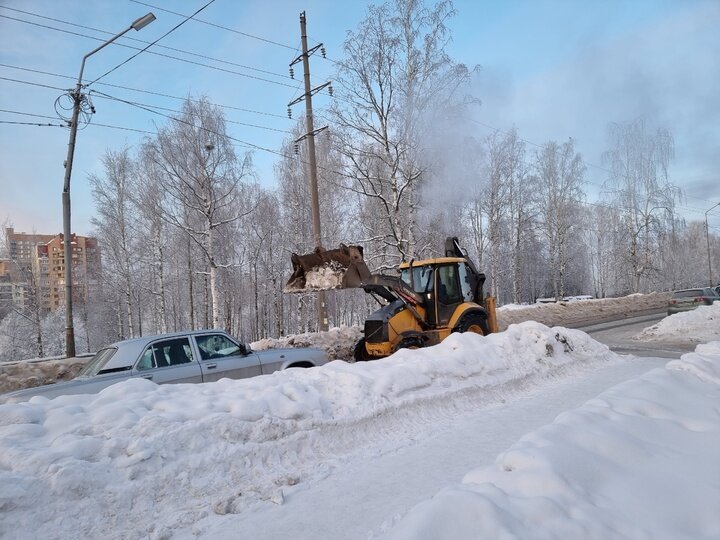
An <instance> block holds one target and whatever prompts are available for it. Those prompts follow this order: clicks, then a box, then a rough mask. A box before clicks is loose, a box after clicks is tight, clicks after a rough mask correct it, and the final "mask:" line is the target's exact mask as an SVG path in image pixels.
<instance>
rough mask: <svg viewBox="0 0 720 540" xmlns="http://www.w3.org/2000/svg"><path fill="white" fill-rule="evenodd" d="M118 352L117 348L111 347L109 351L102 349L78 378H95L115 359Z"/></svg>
mask: <svg viewBox="0 0 720 540" xmlns="http://www.w3.org/2000/svg"><path fill="white" fill-rule="evenodd" d="M116 352H117V348H115V347H109V348H107V349H100V350H99V351H98V352H97V353H96V354H95V356H93V357H92V359H91V360H90V361H89V362H88V363H87V364H86V365H85V367H84V368H82V371H80V373H79V374H78V377H94V376H95V375H97V374H98V373H99V372H100V370H101V369H102V368H103V367H105V364H107V363H108V361H109V360H110V359H111V358H112V357H113V355H114V354H115V353H116Z"/></svg>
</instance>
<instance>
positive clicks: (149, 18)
mask: <svg viewBox="0 0 720 540" xmlns="http://www.w3.org/2000/svg"><path fill="white" fill-rule="evenodd" d="M154 20H155V15H153V14H152V12H151V13H148V14H147V15H145V16H143V17H140V18H139V19H137V20H135V21H133V23H132V24H131V25H130V26H128V27H127V28H126V29H125V30H123V31H122V32H120V33H118V34H115V35H114V36H113V37H111V38H110V39H108V40H107V41H105V42H104V43H103V44H102V45H100V46H99V47H96V48H95V49H93V50H92V51H90V52H89V53H87V54H86V55H85V56H83V59H82V63H81V64H80V75H78V80H77V84H76V85H75V91H72V90H70V91H69V95H70V98H71V99H72V101H73V113H72V118H71V120H70V140H69V141H68V152H67V158H66V159H65V180H64V182H63V191H62V209H63V264H64V265H65V270H64V273H63V279H64V281H65V356H66V357H67V358H72V357H74V356H75V327H74V325H73V284H72V265H73V259H72V233H71V232H70V231H71V226H70V180H71V178H72V166H73V157H74V155H75V140H76V138H77V130H78V122H79V120H80V110H81V108H82V105H83V102H84V101H86V96H85V94H83V93H82V87H83V84H82V76H83V71H84V70H85V62H86V60H87V59H88V58H89V57H91V56H92V55H93V54H95V53H96V52H98V51H99V50H101V49H103V48H105V47H107V46H108V45H110V44H111V43H112V42H114V41H115V40H116V39H118V38H119V37H121V36H123V35H124V34H126V33H127V32H129V31H130V30H135V31H140V30H142V29H143V28H145V27H146V26H147V25H148V24H150V23H151V22H153V21H154ZM91 110H92V112H93V113H94V112H95V109H94V108H92V107H91Z"/></svg>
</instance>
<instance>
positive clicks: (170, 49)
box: [0, 6, 288, 79]
mask: <svg viewBox="0 0 720 540" xmlns="http://www.w3.org/2000/svg"><path fill="white" fill-rule="evenodd" d="M0 9H7V10H10V11H15V12H18V13H22V14H24V15H31V16H33V17H38V18H40V19H45V20H48V21H53V22H58V23H61V24H67V25H69V26H74V27H76V28H82V29H84V30H91V31H93V32H100V33H102V34H109V35H114V34H113V32H110V31H108V30H102V29H100V28H93V27H92V26H85V25H82V24H77V23H74V22H70V21H64V20H62V19H56V18H54V17H48V16H46V15H41V14H39V13H33V12H32V11H23V10H22V9H16V8H11V7H7V6H0ZM16 20H20V19H16ZM88 37H89V36H88ZM122 39H126V40H129V41H135V42H137V43H142V44H145V45H148V44H150V42H149V41H145V40H142V39H137V38H133V37H130V36H127V35H126V36H123V38H122ZM157 47H159V48H161V49H167V50H168V51H174V52H179V53H183V54H187V55H190V56H196V57H198V58H204V59H205V60H211V61H213V62H220V63H222V64H228V65H230V66H235V67H239V68H243V69H249V70H251V71H257V72H258V73H265V74H267V75H274V76H275V77H281V78H283V79H287V78H288V76H287V75H285V74H283V73H276V72H274V71H268V70H265V69H260V68H256V67H253V66H247V65H244V64H238V63H236V62H230V61H228V60H222V59H220V58H214V57H212V56H207V55H204V54H200V53H196V52H192V51H186V50H184V49H177V48H175V47H168V46H167V45H157ZM138 50H139V49H138Z"/></svg>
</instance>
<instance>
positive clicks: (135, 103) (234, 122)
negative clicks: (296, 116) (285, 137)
mask: <svg viewBox="0 0 720 540" xmlns="http://www.w3.org/2000/svg"><path fill="white" fill-rule="evenodd" d="M90 93H91V94H92V95H96V96H98V97H101V98H103V99H109V100H112V101H117V98H115V97H108V96H107V95H106V94H104V93H101V92H98V91H97V90H91V91H90ZM128 103H132V104H133V105H139V106H142V107H148V108H151V109H156V110H160V111H168V112H173V113H176V114H182V111H178V110H177V109H170V108H168V107H160V106H158V105H149V104H147V103H139V102H137V101H129V102H128ZM225 121H226V122H228V123H229V124H237V125H239V126H246V127H252V128H257V129H265V130H268V131H276V132H278V133H288V134H290V133H291V132H290V131H287V130H285V129H276V128H271V127H267V126H260V125H257V124H248V123H247V122H238V121H236V120H230V119H227V118H226V119H225Z"/></svg>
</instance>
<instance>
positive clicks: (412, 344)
mask: <svg viewBox="0 0 720 540" xmlns="http://www.w3.org/2000/svg"><path fill="white" fill-rule="evenodd" d="M424 346H425V342H424V341H423V339H422V338H421V337H420V336H407V337H405V338H403V339H402V340H401V341H400V343H398V344H397V346H396V347H395V350H396V351H398V350H400V349H420V348H422V347H424Z"/></svg>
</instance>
